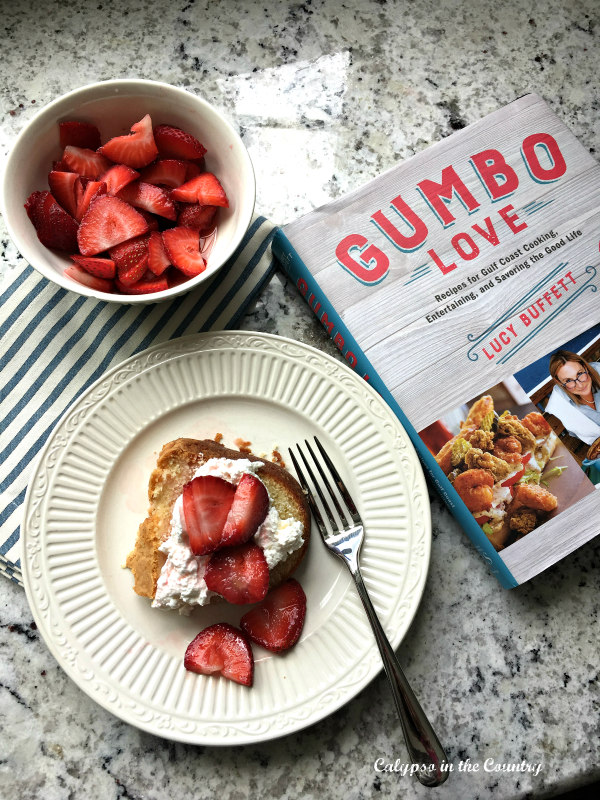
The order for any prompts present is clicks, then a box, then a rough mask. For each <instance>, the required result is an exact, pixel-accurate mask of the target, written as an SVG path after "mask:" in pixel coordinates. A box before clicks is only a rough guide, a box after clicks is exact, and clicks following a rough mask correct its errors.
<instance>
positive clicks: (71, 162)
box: [61, 145, 110, 179]
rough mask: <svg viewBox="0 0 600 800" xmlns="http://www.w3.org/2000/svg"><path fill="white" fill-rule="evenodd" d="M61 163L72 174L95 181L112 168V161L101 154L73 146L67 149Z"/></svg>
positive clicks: (68, 146)
mask: <svg viewBox="0 0 600 800" xmlns="http://www.w3.org/2000/svg"><path fill="white" fill-rule="evenodd" d="M61 161H62V162H63V163H64V164H66V166H67V167H68V168H69V170H70V171H71V172H76V173H77V174H78V175H83V176H84V177H86V178H94V179H96V178H99V177H100V175H102V173H104V172H106V170H107V169H108V168H109V167H110V161H109V160H108V159H107V158H104V156H102V155H100V153H95V152H94V151H93V150H88V149H86V148H85V147H73V146H72V145H67V147H65V151H64V153H63V155H62V159H61Z"/></svg>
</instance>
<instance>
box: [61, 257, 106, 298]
mask: <svg viewBox="0 0 600 800" xmlns="http://www.w3.org/2000/svg"><path fill="white" fill-rule="evenodd" d="M64 274H65V275H68V276H69V278H73V280H74V281H77V283H81V284H83V286H88V287H89V288H90V289H95V290H96V291H98V292H113V291H114V286H113V282H112V281H109V280H106V279H105V278H98V277H96V275H90V273H89V272H87V271H86V270H84V269H81V267H79V266H78V265H77V264H69V266H68V267H66V268H65V272H64Z"/></svg>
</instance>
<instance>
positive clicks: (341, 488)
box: [289, 436, 360, 536]
mask: <svg viewBox="0 0 600 800" xmlns="http://www.w3.org/2000/svg"><path fill="white" fill-rule="evenodd" d="M314 440H315V444H316V446H317V449H318V451H319V453H320V455H321V458H322V460H323V462H324V463H325V465H326V467H327V469H328V470H329V474H330V478H328V477H327V475H326V473H325V470H324V468H323V466H322V464H321V461H320V460H319V459H318V458H317V456H316V455H315V452H314V450H313V448H312V447H311V445H310V443H309V442H308V441H307V440H306V439H305V440H304V444H305V446H306V449H307V450H308V452H309V453H310V456H311V458H312V461H313V464H314V465H315V466H316V468H317V471H318V473H319V476H320V481H319V480H317V478H316V477H315V473H314V471H313V468H312V467H311V465H310V462H309V460H308V458H307V457H306V455H305V454H304V451H303V450H302V448H301V447H300V445H299V444H296V449H297V450H298V453H299V455H300V457H301V459H302V461H303V463H304V468H305V469H306V472H307V473H308V476H309V478H310V480H311V482H312V485H313V487H314V490H315V491H316V493H317V495H318V496H319V499H320V501H321V506H322V508H323V511H324V512H325V516H326V517H327V520H328V522H329V525H330V526H331V529H332V531H333V532H339V531H340V523H341V528H342V529H343V528H348V527H349V526H350V525H351V524H352V523H353V524H355V525H356V524H360V517H359V514H358V511H357V509H356V506H355V504H354V501H353V500H352V497H351V496H350V493H349V492H348V490H347V488H346V486H345V484H344V482H343V480H342V478H341V476H340V474H339V472H338V471H337V469H336V467H335V465H334V464H333V462H332V461H331V459H330V458H329V456H328V454H327V452H326V451H325V449H324V447H323V445H322V444H321V442H320V441H319V440H318V438H317V437H316V436H315V437H314ZM289 454H290V457H291V459H292V463H293V464H294V467H295V469H296V473H297V475H298V480H299V481H300V484H301V486H302V489H303V490H304V492H305V493H306V496H307V498H308V502H309V504H310V507H311V511H312V513H313V516H314V518H315V520H316V522H317V525H318V527H319V530H320V531H321V534H322V535H323V536H327V535H328V533H329V532H331V531H328V530H327V528H326V525H325V522H324V520H323V516H322V514H321V509H320V507H319V505H318V503H317V502H316V499H315V495H314V492H313V491H312V490H311V488H310V485H309V483H308V481H307V480H306V477H305V475H304V472H303V470H302V468H301V467H300V464H299V463H298V460H297V459H296V457H295V455H294V452H293V450H292V449H291V448H289ZM330 479H331V480H332V481H333V483H334V484H335V486H336V487H337V490H338V492H339V495H338V494H337V493H336V492H335V491H334V489H333V487H332V485H331V481H330ZM321 484H323V485H324V486H325V488H326V490H327V492H328V493H329V496H330V498H331V501H332V503H333V506H334V508H335V510H336V512H337V514H338V517H339V522H338V520H336V518H335V516H334V514H333V512H332V510H331V507H330V505H329V503H328V501H327V499H326V497H325V495H324V493H323V491H322V489H321ZM340 500H341V501H342V502H343V503H344V505H345V507H346V508H345V511H344V508H343V507H342V503H341V502H340ZM346 514H349V515H350V517H351V519H352V522H350V521H349V520H348V519H347V516H346Z"/></svg>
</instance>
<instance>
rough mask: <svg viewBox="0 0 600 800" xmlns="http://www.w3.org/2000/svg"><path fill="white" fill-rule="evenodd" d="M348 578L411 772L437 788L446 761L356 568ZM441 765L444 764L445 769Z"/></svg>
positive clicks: (442, 778) (444, 774) (444, 770)
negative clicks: (365, 620)
mask: <svg viewBox="0 0 600 800" xmlns="http://www.w3.org/2000/svg"><path fill="white" fill-rule="evenodd" d="M352 577H353V578H354V582H355V583H356V588H357V590H358V594H359V597H360V599H361V600H362V604H363V606H364V607H365V611H366V612H367V616H368V618H369V622H370V623H371V627H372V628H373V633H374V635H375V641H376V642H377V646H378V647H379V652H380V653H381V659H382V661H383V666H384V669H385V673H386V675H387V677H388V680H389V682H390V685H391V687H392V695H393V697H394V702H395V704H396V710H397V711H398V716H399V717H400V724H401V726H402V732H403V734H404V739H405V741H406V747H407V749H408V753H409V756H410V758H411V762H412V764H418V765H419V767H420V769H419V770H418V771H417V772H416V773H415V774H416V777H417V778H418V780H419V781H420V782H421V783H422V784H423V785H424V786H430V787H433V786H439V785H440V784H442V783H443V782H444V781H445V780H446V778H447V777H448V759H447V758H446V754H445V753H444V749H443V747H442V745H441V744H440V742H439V740H438V738H437V736H436V734H435V731H434V730H433V728H432V727H431V724H430V722H429V720H428V719H427V717H426V716H425V712H424V711H423V709H422V708H421V706H420V704H419V701H418V700H417V698H416V697H415V695H414V692H413V690H412V689H411V687H410V685H409V683H408V681H407V680H406V677H405V675H404V673H403V671H402V668H401V666H400V664H399V663H398V659H397V658H396V654H395V653H394V650H393V649H392V646H391V645H390V643H389V640H388V638H387V636H386V635H385V632H384V630H383V628H382V627H381V623H380V622H379V619H378V617H377V613H376V611H375V609H374V608H373V604H372V603H371V598H370V597H369V593H368V592H367V587H366V586H365V584H364V581H363V578H362V575H361V572H360V569H359V568H358V566H355V568H354V569H353V570H352ZM442 764H445V765H446V769H444V768H443V767H442Z"/></svg>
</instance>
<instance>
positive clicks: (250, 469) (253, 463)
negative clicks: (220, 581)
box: [126, 439, 310, 614]
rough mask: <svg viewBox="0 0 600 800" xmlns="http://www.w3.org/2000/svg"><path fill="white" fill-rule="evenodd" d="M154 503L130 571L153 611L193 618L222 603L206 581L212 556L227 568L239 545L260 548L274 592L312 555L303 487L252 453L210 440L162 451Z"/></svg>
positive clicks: (152, 489) (152, 486)
mask: <svg viewBox="0 0 600 800" xmlns="http://www.w3.org/2000/svg"><path fill="white" fill-rule="evenodd" d="M244 476H246V477H244ZM240 484H241V485H240ZM238 487H239V489H238ZM265 490H266V492H265ZM148 497H149V501H150V507H149V510H148V516H147V517H146V519H145V520H144V521H143V522H142V524H141V525H140V527H139V530H138V534H137V540H136V543H135V547H134V549H133V550H132V551H131V553H130V554H129V555H128V557H127V561H126V566H127V567H128V568H129V569H130V570H131V571H132V573H133V576H134V579H135V584H134V591H135V592H136V593H137V594H139V595H141V596H143V597H148V598H151V599H152V600H153V603H152V605H153V607H158V608H172V609H178V610H179V611H180V613H184V614H188V613H190V612H191V611H192V610H193V608H194V607H196V606H199V605H200V606H201V605H206V604H207V603H210V602H214V601H215V600H218V599H221V595H219V594H218V593H217V592H214V591H211V589H209V588H208V586H207V585H206V580H205V573H206V570H207V566H208V564H209V561H210V559H211V557H212V555H213V553H217V552H218V553H219V554H221V556H220V561H221V562H222V561H223V558H222V554H223V553H227V552H229V551H230V550H233V548H234V547H236V546H238V545H244V546H245V548H246V549H248V547H249V545H250V544H254V545H257V546H258V548H260V550H261V551H262V553H261V554H258V556H259V558H260V560H261V562H262V561H263V556H264V561H265V562H266V566H267V568H268V588H274V587H275V586H278V585H279V584H280V583H282V582H283V581H284V580H285V579H286V578H288V577H289V576H290V575H291V574H292V572H294V570H295V569H296V568H297V567H298V565H299V564H300V562H301V561H302V559H303V557H304V555H305V553H306V549H307V547H308V543H309V539H310V512H309V509H308V504H307V501H306V498H305V496H304V494H303V492H302V489H301V488H300V485H299V484H298V482H297V481H296V479H295V478H294V477H293V476H292V475H290V473H289V472H287V470H285V469H284V468H283V467H282V466H280V465H279V464H275V463H273V462H271V461H267V460H265V459H262V458H258V457H256V456H254V455H252V454H251V453H247V452H242V451H239V450H232V449H229V448H227V447H224V446H223V445H221V444H220V443H218V442H216V441H213V440H210V439H207V440H201V441H199V440H196V439H176V440H175V441H172V442H169V443H168V444H166V445H165V446H164V447H163V448H162V451H161V453H160V455H159V457H158V461H157V465H156V468H155V469H154V470H153V472H152V474H151V476H150V483H149V487H148ZM250 549H251V550H253V551H254V552H253V553H252V555H253V556H254V555H256V549H255V548H250ZM254 560H256V559H254ZM213 561H214V562H215V563H216V557H215V559H213ZM213 571H214V570H213ZM209 582H210V571H209ZM211 585H212V584H211ZM231 602H236V601H235V600H233V601H231ZM239 602H241V600H240V601H239Z"/></svg>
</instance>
